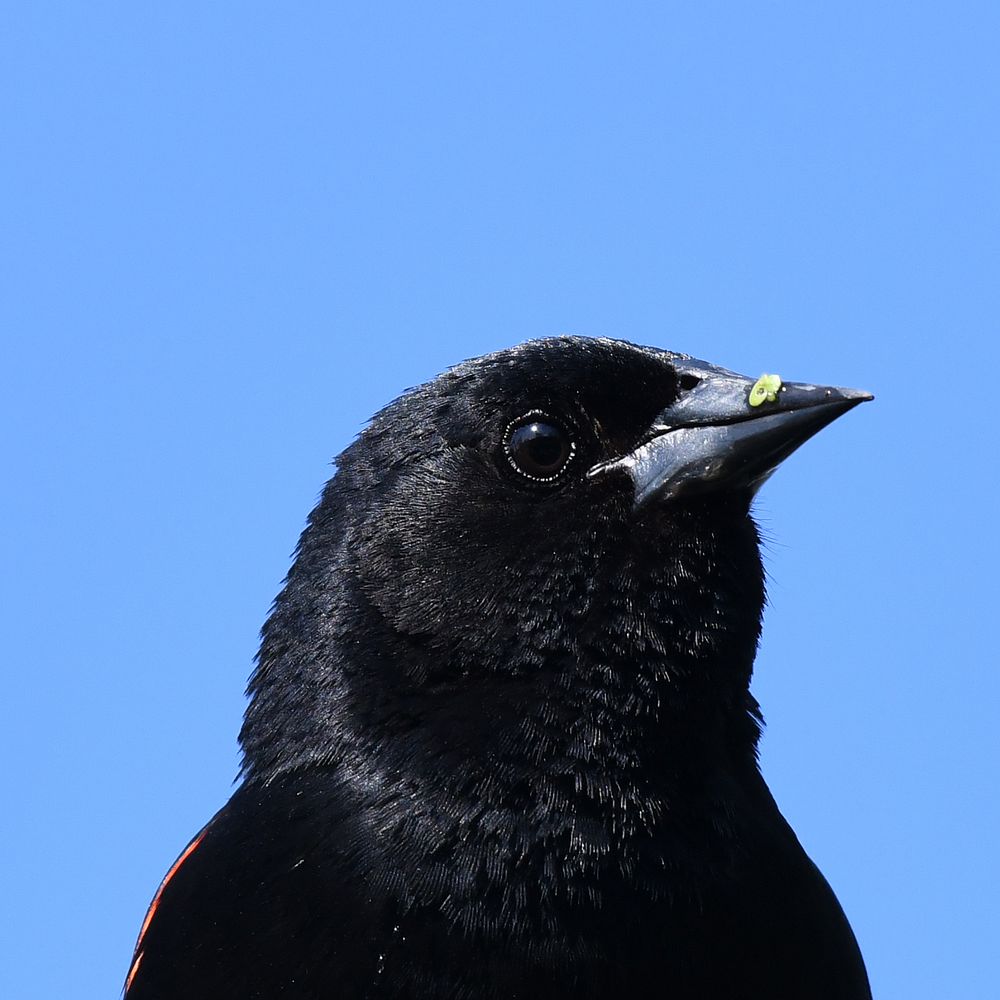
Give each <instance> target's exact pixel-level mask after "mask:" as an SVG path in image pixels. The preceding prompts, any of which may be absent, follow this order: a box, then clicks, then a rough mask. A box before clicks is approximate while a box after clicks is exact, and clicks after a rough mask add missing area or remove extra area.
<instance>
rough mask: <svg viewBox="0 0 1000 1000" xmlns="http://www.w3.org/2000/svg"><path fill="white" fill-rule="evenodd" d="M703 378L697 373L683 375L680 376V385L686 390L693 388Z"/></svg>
mask: <svg viewBox="0 0 1000 1000" xmlns="http://www.w3.org/2000/svg"><path fill="white" fill-rule="evenodd" d="M699 382H701V379H700V378H698V376H697V375H682V376H681V377H680V387H681V388H682V389H684V390H688V389H693V388H694V387H695V386H696V385H698V383H699Z"/></svg>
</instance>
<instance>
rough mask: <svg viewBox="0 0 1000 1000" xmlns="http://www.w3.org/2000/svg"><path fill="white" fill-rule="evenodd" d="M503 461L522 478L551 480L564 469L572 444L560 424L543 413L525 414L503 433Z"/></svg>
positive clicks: (510, 424) (509, 425)
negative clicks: (505, 456) (505, 458)
mask: <svg viewBox="0 0 1000 1000" xmlns="http://www.w3.org/2000/svg"><path fill="white" fill-rule="evenodd" d="M504 451H505V452H506V454H507V461H509V462H510V464H511V465H512V466H513V467H514V469H515V470H516V471H517V472H519V473H520V474H521V475H522V476H524V477H525V478H526V479H530V480H532V481H533V482H536V483H553V482H555V481H556V480H557V479H558V478H559V477H560V476H561V475H562V473H563V472H564V471H565V469H566V467H567V466H568V465H569V463H570V460H571V459H572V458H573V455H574V453H575V452H576V445H575V444H574V443H573V440H572V439H571V438H570V436H569V434H568V433H567V432H566V430H565V429H564V428H563V427H562V425H561V424H559V423H557V422H556V421H554V420H552V419H551V418H550V417H548V416H546V415H545V414H544V413H540V412H533V413H527V414H525V415H524V416H523V417H518V419H517V420H513V421H511V423H509V424H508V425H507V430H506V431H505V432H504Z"/></svg>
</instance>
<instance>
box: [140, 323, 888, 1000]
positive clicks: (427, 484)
mask: <svg viewBox="0 0 1000 1000" xmlns="http://www.w3.org/2000/svg"><path fill="white" fill-rule="evenodd" d="M870 398H871V397H870V396H869V395H868V394H867V393H864V392H859V391H856V390H849V389H832V388H825V387H821V386H813V385H803V384H796V383H782V382H781V380H780V379H779V378H778V377H777V376H764V377H762V378H761V379H760V380H758V381H757V383H756V384H755V383H754V381H753V380H752V379H748V378H744V377H743V376H740V375H736V374H733V373H732V372H729V371H726V370H724V369H721V368H717V367H715V366H712V365H709V364H706V363H704V362H702V361H697V360H694V359H692V358H690V357H687V356H686V355H682V354H672V353H669V352H666V351H660V350H655V349H651V348H643V347H637V346H634V345H632V344H628V343H625V342H620V341H612V340H590V339H584V338H575V337H561V338H557V339H549V340H541V341H535V342H530V343H527V344H524V345H522V346H520V347H516V348H514V349H512V350H508V351H501V352H499V353H497V354H491V355H489V356H487V357H483V358H479V359H477V360H474V361H469V362H466V363H465V364H462V365H459V366H458V367H456V368H454V369H452V370H450V371H448V372H447V373H445V374H444V375H442V376H440V377H439V378H437V379H435V380H434V381H432V382H430V383H428V384H426V385H424V386H421V387H419V388H417V389H415V390H413V391H411V392H409V393H407V394H406V395H404V396H402V397H401V398H400V399H397V400H396V401H395V402H394V403H391V404H390V405H389V406H388V407H386V408H385V409H384V410H382V411H381V412H380V413H379V414H377V415H376V416H375V418H374V419H373V420H372V422H371V424H370V425H369V426H368V428H367V429H366V430H365V431H364V432H363V433H362V434H361V435H360V437H359V438H358V440H357V441H356V442H355V443H354V444H352V445H351V447H349V448H348V449H347V450H346V451H345V452H344V453H343V454H342V455H341V456H340V458H339V459H338V460H337V466H338V469H337V473H336V475H335V476H334V478H333V479H332V480H331V481H330V482H329V483H328V484H327V486H326V489H325V490H324V492H323V495H322V498H321V500H320V502H319V504H318V506H317V507H316V509H315V510H314V511H313V512H312V514H311V516H310V518H309V522H308V526H307V527H306V529H305V532H304V533H303V535H302V538H301V540H300V542H299V545H298V549H297V554H296V558H295V561H294V564H293V566H292V569H291V571H290V572H289V574H288V578H287V580H286V582H285V586H284V589H283V590H282V592H281V594H280V595H279V597H278V598H277V600H276V602H275V605H274V608H273V611H272V613H271V615H270V617H269V619H268V621H267V623H266V625H265V626H264V629H263V633H262V635H263V641H262V645H261V649H260V654H259V658H258V662H257V667H256V670H255V672H254V674H253V676H252V679H251V681H250V687H249V694H250V696H251V701H250V704H249V707H248V710H247V713H246V720H245V723H244V725H243V729H242V733H241V742H242V747H243V754H244V765H243V780H242V784H241V785H240V786H239V788H238V789H237V790H236V792H235V793H234V795H233V796H232V798H231V799H230V800H229V802H228V804H227V805H226V806H225V807H224V808H223V809H222V810H221V811H220V812H219V813H218V814H217V815H216V816H215V817H214V818H213V819H212V820H211V821H210V822H209V823H208V825H207V826H206V827H205V828H204V829H203V830H202V831H201V832H200V833H199V834H198V835H197V836H196V837H195V838H194V840H193V841H192V842H191V843H190V844H189V846H188V847H187V849H186V850H185V851H184V852H183V854H182V855H181V858H180V859H179V860H178V862H177V863H176V864H175V865H174V867H173V869H172V870H171V872H170V873H169V874H168V875H167V877H166V879H165V880H164V882H163V884H162V885H161V887H160V890H159V891H158V892H157V894H156V898H155V899H154V901H153V904H152V906H151V907H150V910H149V914H148V915H147V917H146V920H145V922H144V925H143V928H142V931H141V933H140V936H139V940H138V943H137V945H136V950H135V955H134V959H133V962H132V965H131V968H130V971H129V974H128V982H127V984H126V989H125V993H126V1000H199V998H206V1000H207V998H212V1000H237V998H238V1000H249V998H262V1000H264V998H266V1000H272V998H294V1000H321V998H322V1000H331V998H343V1000H355V998H373V1000H374V998H379V1000H381V998H398V1000H403V998H405V1000H425V998H427V1000H431V998H434V1000H458V998H484V1000H514V998H517V1000H541V998H546V1000H559V998H567V1000H568V998H573V1000H590V998H602V1000H610V998H617V997H627V998H636V1000H638V998H650V1000H651V998H654V997H655V998H658V1000H694V998H698V1000H783V998H789V1000H792V998H794V1000H863V998H868V997H870V996H871V993H870V990H869V987H868V982H867V977H866V974H865V969H864V964H863V962H862V959H861V956H860V953H859V951H858V947H857V944H856V943H855V939H854V935H853V934H852V932H851V928H850V926H849V925H848V923H847V920H846V918H845V917H844V914H843V912H842V911H841V908H840V906H839V904H838V902H837V900H836V898H835V897H834V894H833V892H832V891H831V890H830V888H829V886H828V885H827V883H826V882H825V881H824V879H823V876H822V875H821V874H820V873H819V871H818V870H817V869H816V867H815V866H814V865H813V864H812V862H811V861H810V860H809V858H808V857H807V856H806V854H805V852H804V851H803V849H802V847H801V846H800V845H799V842H798V840H797V839H796V837H795V834H794V833H793V832H792V830H791V828H790V827H789V826H788V824H787V822H786V821H785V820H784V818H783V817H782V815H781V813H780V812H779V811H778V808H777V806H776V805H775V803H774V800H773V798H772V797H771V794H770V792H769V791H768V789H767V786H766V785H765V783H764V780H763V778H762V777H761V774H760V771H759V768H758V764H757V742H758V738H759V736H760V730H761V716H760V713H759V710H758V706H757V702H756V701H755V700H754V698H753V696H752V695H751V694H750V691H749V683H750V675H751V670H752V666H753V660H754V654H755V651H756V647H757V641H758V638H759V635H760V622H761V611H762V607H763V604H764V577H763V571H762V568H761V561H760V555H759V540H758V533H757V529H756V527H755V525H754V522H753V519H752V517H751V515H750V509H749V508H750V504H751V500H752V498H753V496H754V493H755V491H756V490H757V489H758V487H759V486H760V485H761V483H762V482H763V481H764V480H765V479H766V478H767V477H768V476H769V475H770V473H771V472H772V471H773V470H774V468H775V467H776V466H777V464H778V463H779V462H781V461H782V460H783V459H784V458H785V457H787V456H788V455H789V454H790V453H791V452H792V451H793V450H794V449H795V448H796V447H798V446H799V445H800V444H802V442H803V441H805V440H806V439H807V438H809V437H810V436H811V435H813V434H814V433H816V432H817V431H818V430H820V429H821V428H822V427H824V426H825V425H826V424H828V423H830V421H832V420H834V419H835V418H836V417H838V416H839V415H841V414H842V413H844V412H845V411H847V410H849V409H851V408H852V407H853V406H855V405H856V404H858V403H859V402H861V401H863V400H866V399H870Z"/></svg>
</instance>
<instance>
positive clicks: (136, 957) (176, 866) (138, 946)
mask: <svg viewBox="0 0 1000 1000" xmlns="http://www.w3.org/2000/svg"><path fill="white" fill-rule="evenodd" d="M207 832H208V827H207V826H206V827H205V828H204V829H203V830H202V831H201V832H200V833H199V834H197V835H196V836H195V838H194V840H192V841H191V843H190V844H188V845H187V847H185V848H184V850H183V851H181V854H180V857H179V858H178V859H177V860H176V861H175V862H174V863H173V864H172V865H171V866H170V870H169V871H168V872H167V874H166V875H164V876H163V881H162V882H161V883H160V886H159V888H158V889H157V890H156V894H155V895H154V896H153V901H152V902H151V903H150V904H149V909H148V910H147V911H146V916H145V919H144V920H143V921H142V927H140V928H139V937H138V938H137V939H136V942H135V951H134V952H133V953H132V965H131V966H130V967H129V970H128V976H126V978H125V993H126V994H127V993H128V990H129V987H130V986H131V985H132V980H133V979H135V975H136V973H137V972H138V971H139V965H140V964H141V963H142V942H143V939H144V938H145V936H146V931H147V930H149V925H150V924H151V923H152V922H153V917H155V916H156V909H157V907H158V906H159V905H160V899H161V898H162V896H163V890H164V889H166V887H167V886H168V885H169V884H170V880H171V879H172V878H173V877H174V876H175V875H176V874H177V873H178V872H179V871H180V867H181V865H182V864H184V862H185V861H187V859H188V858H189V857H191V855H192V854H194V851H195V848H197V846H198V845H199V844H200V843H201V842H202V841H203V840H204V839H205V834H206V833H207Z"/></svg>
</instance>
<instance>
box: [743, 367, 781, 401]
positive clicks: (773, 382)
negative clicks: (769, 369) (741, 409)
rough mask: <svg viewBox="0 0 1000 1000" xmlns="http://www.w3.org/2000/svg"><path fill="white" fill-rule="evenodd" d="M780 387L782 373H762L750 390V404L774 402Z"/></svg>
mask: <svg viewBox="0 0 1000 1000" xmlns="http://www.w3.org/2000/svg"><path fill="white" fill-rule="evenodd" d="M780 388H781V376H780V375H766V374H765V375H761V377H760V378H759V379H757V381H756V382H754V384H753V388H752V389H751V390H750V405H751V406H760V405H761V404H762V403H773V402H774V401H775V400H776V399H777V398H778V390H779V389H780Z"/></svg>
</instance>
